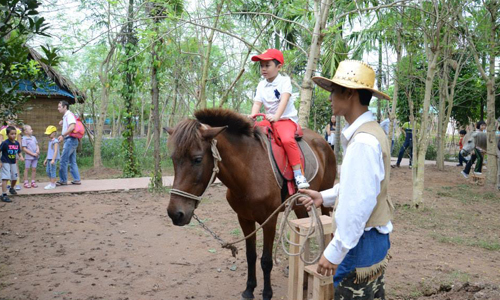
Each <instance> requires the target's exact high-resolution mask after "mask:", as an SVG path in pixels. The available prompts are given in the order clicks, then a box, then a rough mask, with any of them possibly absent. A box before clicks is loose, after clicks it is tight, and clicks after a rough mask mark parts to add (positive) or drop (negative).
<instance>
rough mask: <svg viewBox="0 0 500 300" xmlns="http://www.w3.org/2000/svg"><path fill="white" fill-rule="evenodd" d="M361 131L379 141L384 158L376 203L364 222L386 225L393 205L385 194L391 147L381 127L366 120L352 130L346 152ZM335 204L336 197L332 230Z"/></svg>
mask: <svg viewBox="0 0 500 300" xmlns="http://www.w3.org/2000/svg"><path fill="white" fill-rule="evenodd" d="M361 132H364V133H368V134H371V135H373V136H374V137H375V138H376V139H377V140H378V142H379V143H380V147H381V148H382V158H383V160H384V171H385V176H384V180H382V182H381V183H380V194H379V195H378V196H377V205H376V206H375V208H374V209H373V212H372V214H371V216H370V218H369V219H368V222H366V227H377V226H386V225H387V223H389V221H390V220H392V216H393V212H394V205H392V202H391V200H390V198H389V195H388V194H387V186H388V183H389V178H390V170H391V151H390V149H391V147H390V144H389V139H388V138H387V135H386V134H385V132H384V130H383V129H382V127H380V125H379V124H378V123H377V122H375V121H371V122H366V123H364V124H363V125H361V126H360V127H359V128H358V129H357V130H356V131H355V132H354V134H353V135H352V137H351V139H350V140H349V142H348V144H347V149H346V152H347V151H349V150H348V149H349V145H350V144H351V141H353V140H354V137H355V136H356V135H357V134H358V133H361ZM341 176H342V174H341ZM337 204H338V199H337V203H336V205H335V208H334V212H333V217H334V220H333V222H332V223H333V224H332V225H333V231H334V232H335V230H336V224H335V210H336V208H337Z"/></svg>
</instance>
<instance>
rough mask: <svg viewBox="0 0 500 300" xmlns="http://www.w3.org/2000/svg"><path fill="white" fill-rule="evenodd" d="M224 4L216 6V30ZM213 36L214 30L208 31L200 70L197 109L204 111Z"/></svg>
mask: <svg viewBox="0 0 500 300" xmlns="http://www.w3.org/2000/svg"><path fill="white" fill-rule="evenodd" d="M223 4H224V0H220V2H219V4H217V14H216V16H215V21H214V25H213V27H214V28H217V24H218V23H219V16H220V12H221V10H222V6H223ZM214 35H215V29H212V30H211V31H210V35H209V36H208V41H207V42H208V45H207V49H206V52H205V56H204V61H203V70H202V75H201V84H200V98H199V100H198V103H199V108H201V109H205V108H207V96H206V89H207V81H208V70H209V68H210V52H211V51H212V44H213V41H214Z"/></svg>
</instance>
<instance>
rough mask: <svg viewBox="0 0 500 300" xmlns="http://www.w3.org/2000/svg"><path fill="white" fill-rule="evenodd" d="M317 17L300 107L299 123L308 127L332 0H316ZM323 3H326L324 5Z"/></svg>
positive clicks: (301, 91)
mask: <svg viewBox="0 0 500 300" xmlns="http://www.w3.org/2000/svg"><path fill="white" fill-rule="evenodd" d="M314 3H315V13H314V14H315V18H316V22H315V25H314V31H313V36H312V41H311V48H310V49H309V56H308V58H307V65H306V72H305V74H304V79H303V81H302V86H301V88H300V109H299V124H300V126H302V127H308V123H309V114H310V111H311V99H312V92H313V81H312V77H313V76H314V72H315V71H316V68H317V66H318V61H319V54H320V47H321V44H322V43H323V38H324V33H323V32H322V31H323V29H325V26H326V21H327V20H328V15H329V12H330V7H331V6H332V0H324V1H320V0H315V1H314ZM322 3H324V4H323V5H322Z"/></svg>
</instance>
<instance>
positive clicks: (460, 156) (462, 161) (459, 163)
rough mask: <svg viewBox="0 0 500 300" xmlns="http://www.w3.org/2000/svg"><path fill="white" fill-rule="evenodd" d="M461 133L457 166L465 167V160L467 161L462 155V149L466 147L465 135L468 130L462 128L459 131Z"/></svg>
mask: <svg viewBox="0 0 500 300" xmlns="http://www.w3.org/2000/svg"><path fill="white" fill-rule="evenodd" d="M459 134H460V141H459V142H458V146H459V147H460V149H459V150H458V164H457V167H463V166H464V164H463V163H464V162H467V161H466V160H465V158H464V157H463V156H462V153H461V151H460V150H462V148H463V147H464V136H465V135H466V134H467V131H465V130H463V129H462V130H460V132H459Z"/></svg>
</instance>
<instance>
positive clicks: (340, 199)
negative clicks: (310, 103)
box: [299, 60, 394, 300]
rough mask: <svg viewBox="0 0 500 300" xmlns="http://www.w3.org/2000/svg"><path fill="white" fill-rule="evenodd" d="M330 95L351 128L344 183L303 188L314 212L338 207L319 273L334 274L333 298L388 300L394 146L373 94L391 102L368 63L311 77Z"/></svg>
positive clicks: (345, 133)
mask: <svg viewBox="0 0 500 300" xmlns="http://www.w3.org/2000/svg"><path fill="white" fill-rule="evenodd" d="M313 81H314V82H315V83H316V84H317V85H318V86H320V87H321V88H322V89H325V90H327V91H329V92H331V94H330V101H331V105H332V111H333V114H334V115H340V116H344V117H345V119H346V121H347V123H348V124H347V125H346V127H345V128H344V129H343V130H342V135H341V141H342V146H343V148H344V153H345V155H344V158H343V161H342V167H341V173H340V174H341V177H340V182H339V183H338V184H336V185H335V186H334V187H333V188H331V189H329V190H325V191H322V192H316V191H312V190H299V192H301V193H303V194H305V195H306V196H304V197H302V198H301V199H300V200H301V201H302V203H303V204H304V205H305V206H306V207H307V209H311V207H312V205H313V204H314V205H315V206H316V207H318V206H320V205H321V204H323V205H325V206H333V207H334V215H333V219H334V220H333V226H334V232H335V235H334V238H333V240H332V241H331V242H330V244H329V245H328V246H327V247H326V249H325V251H324V252H323V255H322V257H321V259H320V261H319V263H318V270H317V271H318V273H321V274H323V275H334V278H333V281H334V286H335V299H336V300H337V299H363V300H368V299H370V300H371V299H385V290H384V272H385V268H386V266H387V263H388V260H389V258H390V256H389V254H388V250H389V248H390V241H389V233H390V232H391V231H392V223H391V219H392V214H393V210H394V207H393V205H392V203H391V201H390V199H389V196H388V195H387V186H388V182H389V170H390V169H391V168H390V159H391V157H390V144H389V140H388V139H387V135H386V134H385V132H384V130H383V129H382V128H381V127H380V125H379V124H378V123H377V122H375V121H374V118H373V114H372V113H371V112H370V111H369V110H368V105H369V104H370V100H371V98H372V96H375V97H377V98H384V99H388V100H389V99H390V98H389V96H387V95H386V94H384V93H382V92H380V91H377V90H376V89H374V87H373V86H374V83H375V72H374V71H373V69H372V68H371V67H370V66H368V65H367V64H365V63H363V62H360V61H354V60H346V61H342V62H341V63H340V64H339V66H338V68H337V71H336V72H335V76H333V78H332V79H327V78H323V77H313Z"/></svg>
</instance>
